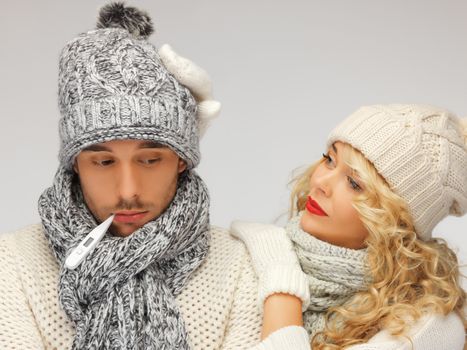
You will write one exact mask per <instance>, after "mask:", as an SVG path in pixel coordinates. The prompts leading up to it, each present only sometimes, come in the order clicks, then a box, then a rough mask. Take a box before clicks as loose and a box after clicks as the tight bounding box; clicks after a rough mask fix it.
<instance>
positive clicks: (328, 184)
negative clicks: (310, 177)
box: [315, 171, 335, 197]
mask: <svg viewBox="0 0 467 350" xmlns="http://www.w3.org/2000/svg"><path fill="white" fill-rule="evenodd" d="M334 177H335V176H334V174H333V172H331V171H329V172H326V173H323V174H320V175H319V176H317V177H316V178H315V187H316V191H317V192H319V193H321V194H322V195H324V196H326V197H329V196H331V195H332V184H333V181H334Z"/></svg>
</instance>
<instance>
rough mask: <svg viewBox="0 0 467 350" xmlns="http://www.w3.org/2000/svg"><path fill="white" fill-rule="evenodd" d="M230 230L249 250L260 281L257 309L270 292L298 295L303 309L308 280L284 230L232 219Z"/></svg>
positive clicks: (305, 303)
mask: <svg viewBox="0 0 467 350" xmlns="http://www.w3.org/2000/svg"><path fill="white" fill-rule="evenodd" d="M230 233H231V235H232V236H234V237H237V238H239V239H240V240H242V241H243V242H244V243H245V245H246V247H247V249H248V252H249V253H250V256H251V259H252V262H253V267H254V269H255V272H256V274H257V276H258V281H259V286H258V301H259V308H260V310H261V311H262V310H263V304H264V300H265V299H266V298H267V297H268V296H270V295H271V294H275V293H286V294H292V295H295V296H296V297H298V298H300V299H301V300H302V310H303V311H305V310H306V309H307V307H308V305H309V303H310V289H309V286H308V280H307V277H306V275H305V273H304V272H303V271H302V269H301V267H300V263H299V262H298V258H297V255H296V254H295V251H294V250H293V246H292V242H291V241H290V238H289V237H288V236H287V233H286V232H285V230H284V229H283V228H281V227H277V226H274V225H266V224H259V223H251V222H243V221H234V222H232V224H231V226H230Z"/></svg>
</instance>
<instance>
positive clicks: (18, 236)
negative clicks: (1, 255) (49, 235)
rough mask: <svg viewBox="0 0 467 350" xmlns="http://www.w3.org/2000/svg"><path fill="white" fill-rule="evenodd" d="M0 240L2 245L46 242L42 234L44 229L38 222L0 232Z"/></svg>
mask: <svg viewBox="0 0 467 350" xmlns="http://www.w3.org/2000/svg"><path fill="white" fill-rule="evenodd" d="M0 242H1V244H2V245H9V246H12V245H14V244H18V243H19V244H21V243H27V242H33V243H35V244H37V243H45V244H46V243H47V242H46V239H45V235H44V229H43V228H42V225H41V224H40V223H36V224H31V225H27V226H24V227H22V228H19V229H15V230H10V231H7V232H5V233H1V234H0Z"/></svg>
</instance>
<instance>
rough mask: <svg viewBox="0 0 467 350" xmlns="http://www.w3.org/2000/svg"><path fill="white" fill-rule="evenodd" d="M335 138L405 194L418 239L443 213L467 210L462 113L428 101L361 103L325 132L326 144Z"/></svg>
mask: <svg viewBox="0 0 467 350" xmlns="http://www.w3.org/2000/svg"><path fill="white" fill-rule="evenodd" d="M336 141H342V142H345V143H348V144H350V145H351V146H352V147H354V148H356V149H357V150H359V151H360V152H361V153H362V154H363V155H364V156H365V157H366V158H367V159H368V160H369V161H370V162H371V163H372V164H373V165H374V166H375V168H376V170H377V171H378V172H379V174H380V175H381V176H382V177H383V178H384V179H385V180H386V181H387V182H388V184H389V185H390V187H391V189H392V190H393V191H394V192H395V193H397V194H398V195H399V196H401V197H402V198H404V199H405V200H406V202H407V204H408V207H409V210H410V214H411V216H412V219H413V222H414V226H415V231H416V232H417V235H418V236H419V237H420V238H421V239H423V240H428V239H430V238H431V234H432V231H433V228H434V227H435V226H436V224H438V222H440V221H441V220H442V219H443V218H444V217H446V216H448V215H455V216H462V215H464V214H465V213H466V211H467V146H466V142H467V121H466V120H465V119H460V118H458V117H457V116H455V115H454V114H452V113H451V112H449V111H446V110H443V109H440V108H436V107H432V106H423V105H373V106H365V107H361V108H360V109H358V110H357V111H356V112H354V113H353V114H351V115H350V116H349V117H348V118H347V119H345V120H344V121H343V122H341V123H340V124H339V125H338V126H337V127H336V128H335V129H334V130H333V131H332V132H331V133H330V135H329V137H328V141H327V145H328V147H330V146H331V145H332V144H333V143H334V142H336Z"/></svg>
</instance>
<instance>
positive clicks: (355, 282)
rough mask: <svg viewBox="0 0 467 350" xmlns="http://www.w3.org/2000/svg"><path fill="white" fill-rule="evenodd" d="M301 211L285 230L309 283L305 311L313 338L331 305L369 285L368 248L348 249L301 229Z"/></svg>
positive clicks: (305, 317) (321, 325) (336, 304)
mask: <svg viewBox="0 0 467 350" xmlns="http://www.w3.org/2000/svg"><path fill="white" fill-rule="evenodd" d="M301 216H302V213H300V214H299V215H297V216H295V217H294V218H292V219H291V220H290V222H289V223H288V225H287V227H286V230H287V233H288V235H289V237H290V239H291V240H292V244H293V246H294V249H295V252H296V253H297V256H298V260H299V261H300V265H301V267H302V270H303V272H305V274H306V275H307V277H308V283H309V286H310V296H311V300H310V305H309V306H308V309H307V310H306V311H305V312H304V313H303V322H304V327H305V329H306V330H307V331H308V333H309V334H310V337H311V338H312V337H313V336H314V335H315V334H316V333H317V332H319V331H322V330H323V329H324V324H325V315H326V312H327V310H328V309H329V308H330V307H333V306H338V305H342V304H344V303H345V302H346V301H347V300H349V299H350V298H351V297H352V296H353V295H354V294H355V293H356V292H358V291H361V290H364V289H365V287H366V286H367V282H366V281H367V278H366V275H365V271H366V256H367V250H366V249H360V250H355V249H348V248H343V247H338V246H335V245H332V244H329V243H327V242H324V241H321V240H319V239H317V238H315V237H313V236H312V235H311V234H309V233H307V232H305V231H303V230H302V228H301V226H300V219H301Z"/></svg>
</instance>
